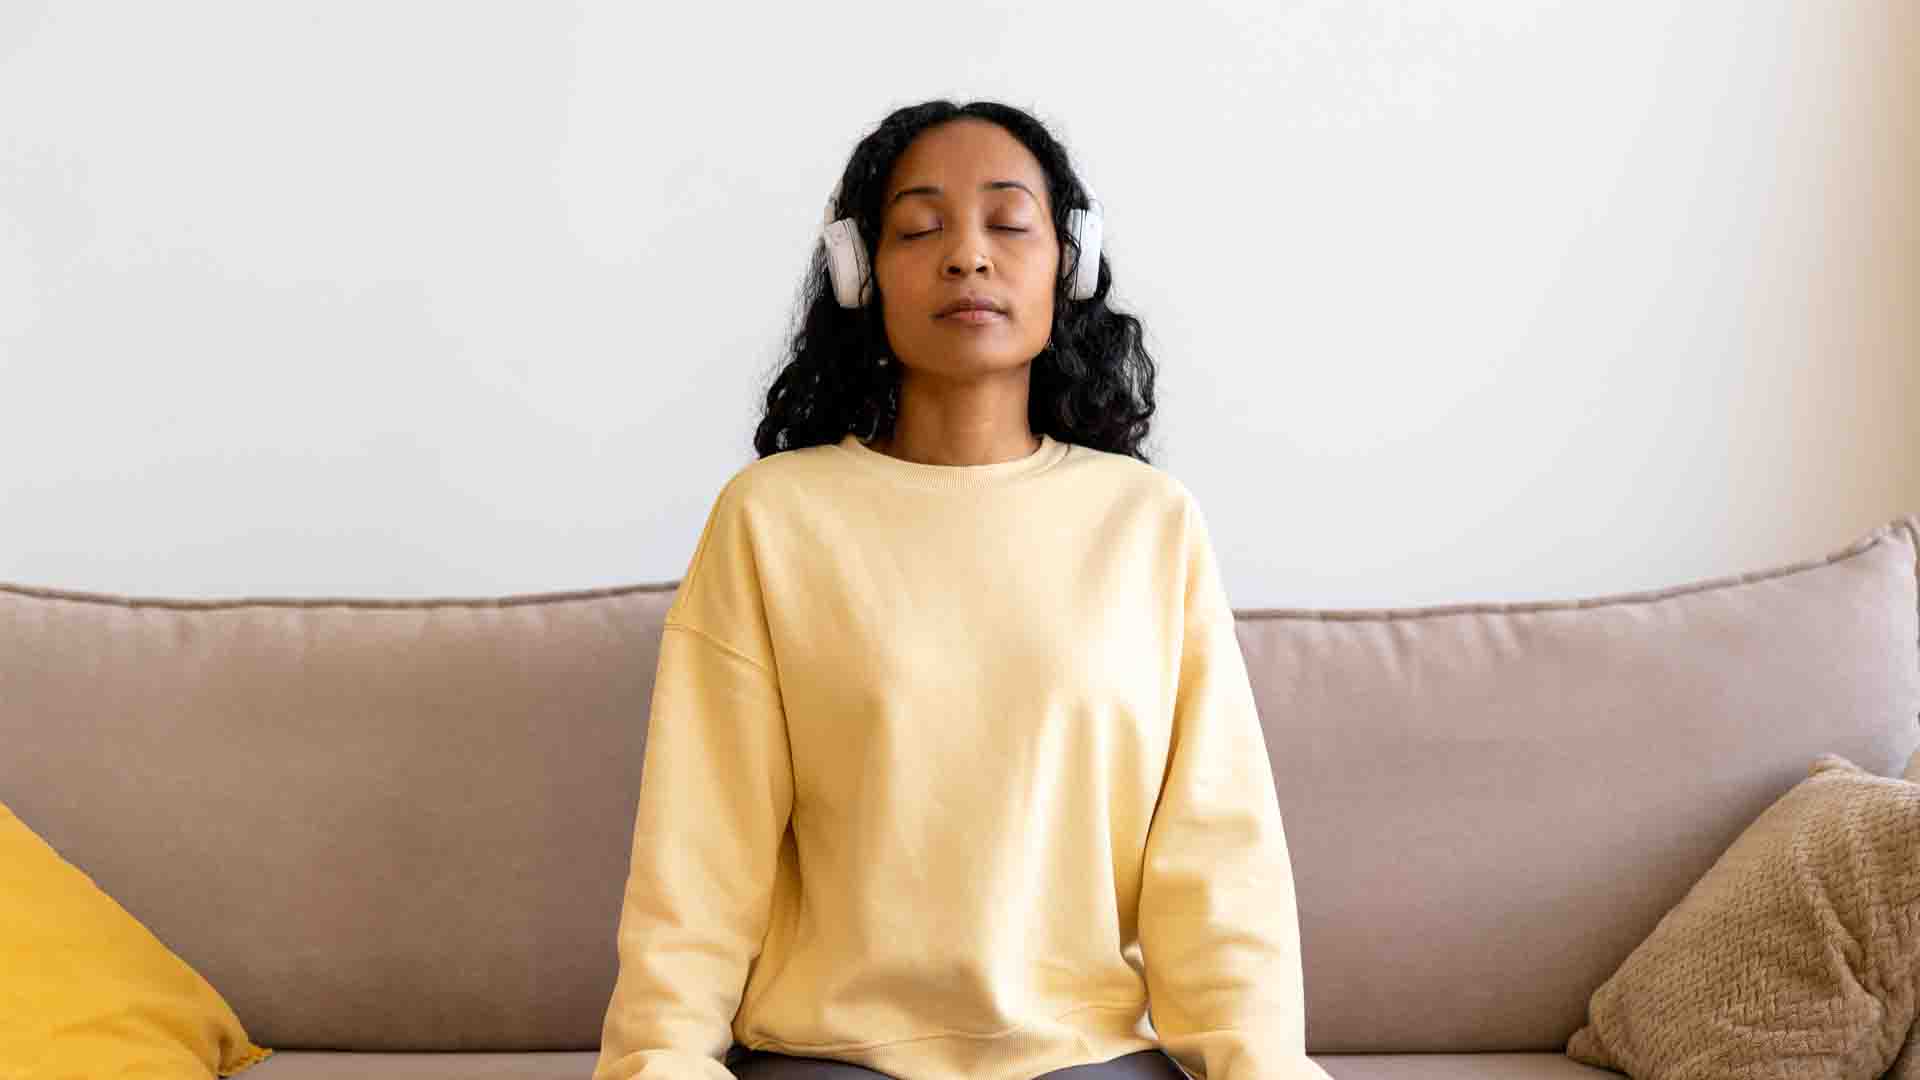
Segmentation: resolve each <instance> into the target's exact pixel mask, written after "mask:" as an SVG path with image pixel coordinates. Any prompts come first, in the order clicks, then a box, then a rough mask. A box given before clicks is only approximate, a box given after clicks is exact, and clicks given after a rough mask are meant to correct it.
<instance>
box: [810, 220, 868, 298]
mask: <svg viewBox="0 0 1920 1080" xmlns="http://www.w3.org/2000/svg"><path fill="white" fill-rule="evenodd" d="M820 239H821V242H823V243H824V244H826V246H827V275H828V276H829V277H831V278H832V279H833V295H834V299H836V300H838V301H839V302H840V306H841V307H843V308H857V307H865V306H866V304H867V301H868V300H870V299H872V297H873V282H872V281H871V280H870V279H869V277H868V274H867V249H866V247H865V246H863V245H862V244H861V243H860V227H859V225H858V223H856V222H855V221H854V220H853V219H852V218H841V219H840V220H839V221H833V222H829V223H827V224H826V225H825V226H823V227H822V228H821V230H820Z"/></svg>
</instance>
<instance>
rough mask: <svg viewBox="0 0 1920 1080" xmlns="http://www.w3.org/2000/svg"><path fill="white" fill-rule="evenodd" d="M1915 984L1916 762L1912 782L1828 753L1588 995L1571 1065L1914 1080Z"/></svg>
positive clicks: (1668, 1078)
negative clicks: (1586, 1006) (1577, 1062)
mask: <svg viewBox="0 0 1920 1080" xmlns="http://www.w3.org/2000/svg"><path fill="white" fill-rule="evenodd" d="M1916 981H1920V751H1916V752H1915V754H1914V755H1913V757H1912V759H1910V760H1909V761H1908V762H1907V770H1906V778H1905V779H1891V778H1887V777H1882V776H1875V775H1874V774H1872V773H1869V772H1867V771H1865V770H1863V769H1861V768H1859V767H1858V766H1856V765H1854V764H1853V763H1852V762H1851V761H1848V760H1847V759H1846V758H1843V757H1840V756H1839V755H1837V754H1821V755H1820V756H1819V757H1817V758H1815V759H1814V762H1813V764H1812V766H1811V767H1810V768H1809V769H1808V774H1807V778H1806V779H1804V780H1802V781H1800V782H1799V783H1797V784H1795V785H1794V786H1793V788H1792V789H1791V790H1789V791H1788V792H1787V793H1786V794H1784V795H1782V796H1781V797H1780V798H1779V799H1778V800H1777V801H1776V802H1774V804H1773V805H1772V806H1770V807H1768V808H1767V809H1766V810H1765V811H1764V812H1762V813H1761V815H1760V816H1759V818H1758V819H1756V820H1755V821H1754V823H1753V824H1752V825H1750V826H1748V827H1747V829H1746V831H1745V832H1743V833H1741V834H1740V837H1739V838H1738V839H1737V840H1735V841H1734V842H1733V846H1732V847H1729V848H1728V849H1727V850H1726V852H1725V853H1724V854H1722V855H1721V856H1720V858H1719V860H1718V861H1716V862H1715V863H1714V864H1713V866H1712V868H1710V869H1709V870H1708V871H1707V873H1706V874H1705V876H1703V877H1702V878H1701V879H1700V880H1699V881H1697V882H1695V883H1694V886H1693V888H1692V889H1690V890H1689V891H1688V892H1687V894H1686V896H1684V897H1683V898H1681V900H1680V902H1679V903H1678V904H1676V905H1674V907H1673V909H1672V910H1671V911H1669V912H1667V914H1666V915H1665V916H1663V917H1662V918H1661V919H1660V922H1659V924H1658V925H1656V926H1655V927H1654V929H1653V933H1652V934H1651V935H1649V936H1648V938H1647V939H1646V940H1645V941H1643V942H1641V943H1640V945H1639V947H1638V948H1636V949H1634V951H1633V953H1632V954H1631V955H1629V956H1628V957H1627V959H1626V962H1625V963H1623V964H1621V965H1620V969H1619V970H1618V971H1616V972H1614V973H1613V975H1612V977H1610V978H1609V979H1607V981H1606V982H1605V983H1603V984H1602V985H1601V986H1600V989H1598V990H1596V991H1595V992H1594V994H1593V997H1592V999H1591V1000H1590V1001H1589V1002H1588V1023H1587V1025H1586V1026H1585V1027H1582V1028H1581V1029H1580V1030H1578V1031H1576V1032H1574V1034H1573V1037H1572V1038H1571V1039H1569V1040H1568V1041H1567V1049H1566V1052H1567V1055H1568V1056H1569V1057H1571V1058H1573V1059H1575V1060H1577V1061H1580V1062H1583V1063H1585V1064H1588V1065H1595V1066H1598V1067H1600V1068H1605V1069H1613V1070H1616V1071H1619V1072H1624V1073H1626V1074H1627V1075H1629V1076H1631V1077H1633V1078H1634V1080H1680V1078H1687V1080H1696V1078H1704V1077H1727V1078H1730V1080H1739V1078H1758V1077H1768V1078H1777V1077H1807V1078H1818V1080H1875V1078H1878V1077H1881V1076H1886V1077H1889V1078H1894V1080H1920V1047H1916V1045H1915V1043H1920V1033H1916V1032H1915V1031H1914V1016H1915V1012H1916V1008H1917V1005H1916V1000H1915V999H1916V986H1915V984H1916ZM1910 1035H1913V1036H1914V1038H1913V1040H1912V1041H1909V1036H1910ZM1903 1047H1904V1048H1905V1049H1904V1050H1903Z"/></svg>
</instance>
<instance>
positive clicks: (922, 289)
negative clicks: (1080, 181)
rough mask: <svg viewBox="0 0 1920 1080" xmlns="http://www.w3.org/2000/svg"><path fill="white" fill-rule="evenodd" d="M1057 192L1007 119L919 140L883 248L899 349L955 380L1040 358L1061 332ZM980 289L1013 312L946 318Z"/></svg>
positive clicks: (890, 317)
mask: <svg viewBox="0 0 1920 1080" xmlns="http://www.w3.org/2000/svg"><path fill="white" fill-rule="evenodd" d="M1047 197H1048V196H1047V181H1046V174H1045V173H1044V172H1043V171H1042V170H1041V168H1040V162H1039V160H1038V159H1036V158H1035V157H1034V156H1033V154H1032V153H1031V152H1030V151H1028V150H1027V148H1026V147H1025V146H1024V145H1022V144H1021V142H1020V140H1018V139H1016V138H1014V137H1013V136H1012V135H1011V134H1009V133H1008V132H1007V130H1006V129H1005V128H1002V127H1001V126H1000V125H998V124H994V123H991V122H989V121H985V120H979V119H975V118H972V117H968V118H963V119H960V120H953V121H949V122H947V123H945V124H942V125H940V126H938V127H934V128H928V129H927V130H926V131H923V132H921V133H920V134H919V135H918V136H917V137H915V139H914V140H913V142H912V143H911V144H909V145H908V147H907V149H906V151H905V152H903V153H902V154H901V155H900V157H899V159H898V160H897V161H896V162H895V163H894V167H893V173H892V175H891V176H890V177H889V178H888V181H887V187H886V191H885V194H884V202H883V203H882V210H881V214H880V242H879V244H878V245H877V251H876V252H875V255H874V266H873V272H874V277H875V279H876V280H877V281H878V282H879V286H880V293H881V306H882V308H883V312H884V321H885V325H886V330H887V342H888V345H889V348H890V350H891V352H892V353H893V355H894V356H896V357H899V358H900V360H901V361H902V362H903V363H905V364H906V366H908V367H910V368H916V369H921V370H926V371H933V372H938V373H942V374H948V375H967V374H978V373H981V372H985V371H991V370H1004V369H1009V368H1017V367H1022V366H1024V365H1026V364H1028V363H1031V362H1032V360H1033V358H1034V356H1035V355H1036V354H1038V353H1039V352H1040V350H1041V349H1042V348H1043V347H1044V346H1045V345H1046V342H1047V338H1048V336H1049V335H1050V334H1051V332H1052V329H1053V295H1054V287H1055V282H1056V281H1057V279H1058V277H1059V273H1060V242H1059V240H1058V238H1057V236H1056V234H1055V231H1054V228H1053V208H1052V207H1051V206H1049V205H1048V203H1047ZM968 293H975V294H978V295H981V296H984V297H986V298H987V299H988V300H990V301H992V302H993V303H995V304H997V305H999V307H1000V309H1001V314H1000V315H998V316H988V317H986V318H984V319H982V320H981V321H977V322H969V321H967V320H965V319H962V318H955V317H951V316H943V315H941V314H940V312H941V310H942V309H943V308H945V307H946V306H947V305H948V304H950V303H952V302H953V301H955V300H958V299H960V298H961V297H963V296H965V295H966V294H968Z"/></svg>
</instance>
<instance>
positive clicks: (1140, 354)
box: [753, 100, 1154, 461]
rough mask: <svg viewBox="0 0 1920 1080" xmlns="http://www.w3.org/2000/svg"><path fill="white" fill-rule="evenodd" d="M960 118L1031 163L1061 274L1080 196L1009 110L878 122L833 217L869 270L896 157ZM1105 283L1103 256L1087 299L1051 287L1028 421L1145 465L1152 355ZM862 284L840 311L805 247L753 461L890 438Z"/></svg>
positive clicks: (891, 406)
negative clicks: (807, 261) (855, 304)
mask: <svg viewBox="0 0 1920 1080" xmlns="http://www.w3.org/2000/svg"><path fill="white" fill-rule="evenodd" d="M969 116H970V117H978V118H980V119H983V120H989V121H992V122H993V123H995V124H998V125H1000V126H1001V127H1003V128H1005V129H1006V130H1007V131H1008V132H1010V133H1012V135H1013V136H1014V138H1017V139H1019V140H1020V141H1021V142H1022V143H1024V144H1025V145H1026V147H1027V149H1028V150H1030V151H1032V153H1033V156H1034V157H1035V158H1037V159H1039V162H1040V167H1041V169H1042V170H1044V171H1045V173H1046V177H1047V192H1048V202H1049V203H1050V204H1051V206H1052V208H1053V223H1054V229H1055V232H1056V233H1057V234H1058V235H1059V237H1060V240H1061V244H1062V251H1061V253H1060V255H1061V265H1062V266H1065V265H1067V263H1068V262H1069V261H1071V255H1070V254H1069V252H1068V250H1067V248H1068V247H1071V246H1072V245H1073V244H1074V241H1073V237H1072V236H1071V235H1070V234H1069V233H1068V231H1067V212H1068V211H1069V210H1071V209H1073V208H1074V207H1076V206H1083V205H1085V202H1086V194H1085V189H1084V188H1082V187H1081V184H1080V180H1079V178H1078V177H1076V176H1075V175H1074V173H1073V169H1072V167H1071V166H1070V165H1069V164H1068V157H1067V150H1066V147H1065V146H1063V145H1061V144H1060V142H1059V141H1058V140H1056V139H1055V138H1054V137H1053V136H1052V135H1051V134H1050V133H1049V132H1048V131H1047V129H1046V127H1045V126H1044V125H1042V124H1041V123H1040V121H1039V120H1037V119H1035V118H1034V117H1033V116H1031V115H1029V114H1028V113H1026V112H1024V111H1022V110H1020V109H1017V108H1015V107H1013V106H1011V105H1004V104H1001V103H999V102H994V101H970V102H968V103H966V104H965V105H955V104H954V103H953V102H951V101H945V100H936V101H929V102H926V103H924V104H920V105H911V106H907V107H905V108H901V109H896V110H894V111H893V112H892V113H890V114H888V116H887V118H886V119H885V120H882V121H881V122H880V125H879V127H877V128H875V129H874V130H873V131H872V132H871V133H870V134H868V135H867V136H866V137H865V138H863V139H861V140H860V143H859V145H858V146H856V147H855V148H854V151H853V155H852V157H851V158H850V159H849V160H848V161H847V166H846V170H845V171H844V172H843V173H842V176H841V190H840V202H839V204H838V205H836V206H835V207H834V213H833V216H834V217H835V218H840V217H849V216H851V217H853V218H855V219H856V220H857V221H858V223H859V226H860V235H861V239H862V241H863V242H864V243H865V244H866V246H867V265H868V267H869V273H871V272H872V271H871V267H872V266H873V265H874V263H875V258H876V254H877V246H878V239H877V238H878V237H879V235H880V214H881V209H882V208H881V206H880V200H881V199H882V197H884V196H885V194H886V192H885V187H886V183H887V179H888V178H889V177H890V176H891V175H892V172H893V165H894V162H895V160H896V159H898V158H899V156H900V155H901V153H902V152H904V151H905V150H906V148H907V146H908V144H910V143H911V142H913V139H914V137H915V136H917V135H919V134H920V133H921V132H922V131H925V130H926V129H927V128H930V127H933V126H935V125H937V124H942V123H945V122H947V121H950V120H956V119H959V118H961V117H969ZM1074 250H1075V251H1077V248H1075V249H1074ZM1112 284H1113V275H1112V274H1111V272H1110V267H1109V264H1108V261H1107V257H1106V255H1105V253H1104V252H1103V253H1102V254H1101V256H1100V278H1099V285H1098V287H1097V288H1096V289H1095V291H1094V294H1093V296H1092V297H1090V298H1088V299H1086V300H1071V299H1069V298H1068V296H1067V288H1068V282H1067V281H1066V280H1065V279H1060V280H1058V281H1056V282H1055V286H1054V290H1055V291H1054V300H1053V347H1052V348H1051V349H1046V350H1043V351H1042V352H1041V353H1040V355H1038V356H1036V357H1035V358H1034V360H1033V368H1032V373H1031V376H1030V383H1029V387H1028V392H1027V422H1028V424H1029V425H1030V426H1031V427H1032V429H1033V431H1034V432H1035V433H1040V432H1045V433H1046V434H1048V435H1051V436H1052V437H1053V438H1054V439H1056V440H1058V441H1060V442H1071V443H1078V444H1080V445H1082V446H1090V447H1093V448H1095V449H1099V450H1108V451H1113V452H1115V453H1122V454H1127V455H1129V456H1131V457H1135V458H1138V459H1139V460H1141V461H1148V460H1149V459H1148V458H1147V455H1146V454H1145V453H1144V452H1143V451H1142V450H1141V448H1140V444H1141V443H1142V442H1143V441H1144V440H1145V439H1146V437H1147V428H1148V419H1149V418H1150V417H1151V416H1152V415H1153V376H1154V364H1153V358H1152V357H1150V356H1148V355H1147V350H1146V345H1145V342H1144V341H1143V339H1142V334H1141V325H1140V320H1139V319H1137V318H1134V317H1133V316H1131V315H1126V314H1122V313H1121V312H1118V311H1115V310H1113V309H1112V308H1110V307H1108V306H1107V293H1108V291H1109V290H1110V289H1111V288H1112ZM873 286H874V287H873V294H872V301H871V302H870V303H868V304H867V305H866V306H865V307H859V308H843V307H841V306H840V304H839V302H838V301H837V300H835V299H834V295H833V282H832V279H831V278H830V277H829V275H828V272H827V256H826V249H825V247H824V246H823V245H821V244H819V243H816V244H815V245H814V253H813V263H812V266H811V268H810V269H809V271H808V273H807V276H806V280H805V282H804V283H803V285H802V286H801V292H800V302H799V305H798V307H797V310H796V312H795V319H794V330H793V333H792V335H791V338H790V343H789V345H788V346H787V347H786V348H785V355H784V356H783V357H782V358H781V360H780V361H779V371H778V373H777V374H776V375H775V376H774V379H773V382H772V384H771V385H770V386H769V387H768V389H767V410H766V415H765V416H764V417H763V418H762V419H761V421H760V425H759V427H758V428H757V429H756V430H755V432H754V436H753V446H754V450H755V451H756V452H758V454H759V455H760V456H761V457H763V458H764V457H766V456H768V455H769V454H776V453H779V452H780V451H782V450H795V449H798V448H800V447H803V446H818V445H821V444H824V443H836V442H839V441H840V440H841V438H843V437H844V436H846V435H847V434H848V433H849V432H851V433H854V434H856V435H858V436H859V437H861V438H863V439H865V438H871V437H873V436H875V435H881V434H889V433H891V432H892V430H893V425H894V421H895V420H896V419H897V417H898V415H899V409H900V377H901V367H900V364H899V362H898V361H895V362H892V363H888V364H886V365H884V366H883V365H881V364H879V363H878V362H877V361H878V358H879V357H881V356H883V355H887V354H888V351H889V350H888V349H887V347H886V342H887V337H886V327H885V323H884V321H883V318H882V314H881V297H880V288H879V282H878V281H875V282H874V283H873Z"/></svg>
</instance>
